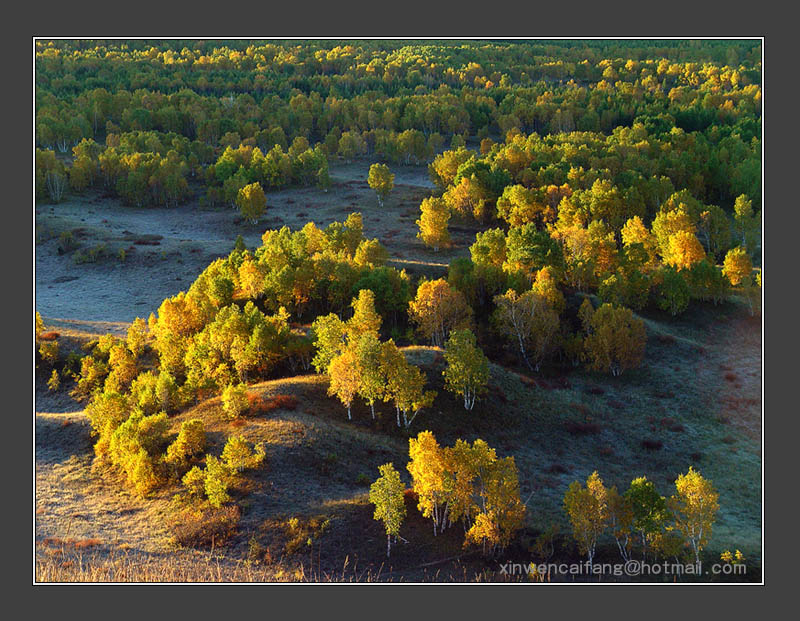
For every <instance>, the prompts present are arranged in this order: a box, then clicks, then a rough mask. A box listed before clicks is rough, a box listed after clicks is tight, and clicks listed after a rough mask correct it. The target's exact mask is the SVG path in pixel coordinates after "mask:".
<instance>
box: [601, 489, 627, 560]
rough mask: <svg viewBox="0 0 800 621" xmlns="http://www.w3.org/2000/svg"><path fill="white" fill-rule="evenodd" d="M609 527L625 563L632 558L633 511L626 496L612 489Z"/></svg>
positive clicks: (609, 506)
mask: <svg viewBox="0 0 800 621" xmlns="http://www.w3.org/2000/svg"><path fill="white" fill-rule="evenodd" d="M606 498H607V501H608V525H609V527H610V528H611V533H612V534H613V535H614V541H616V542H617V548H618V549H619V553H620V556H622V560H623V561H626V562H627V561H628V560H630V557H631V543H632V542H631V528H632V526H633V509H632V508H631V504H630V502H629V501H628V499H627V498H625V496H623V495H622V494H620V493H619V492H618V491H617V488H616V487H612V488H610V489H609V490H608V491H607V495H606Z"/></svg>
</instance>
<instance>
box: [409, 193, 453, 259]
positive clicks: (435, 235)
mask: <svg viewBox="0 0 800 621" xmlns="http://www.w3.org/2000/svg"><path fill="white" fill-rule="evenodd" d="M419 208H420V211H421V215H420V217H419V220H417V226H418V227H419V233H417V237H418V238H420V239H421V240H422V241H423V243H424V244H425V245H426V246H430V247H432V248H433V251H434V252H439V248H443V247H447V246H449V245H450V232H449V231H448V229H447V223H448V222H449V221H450V208H449V207H448V206H447V204H446V203H445V202H444V200H443V199H441V198H435V197H429V198H426V199H424V200H423V201H422V204H421V205H420V207H419Z"/></svg>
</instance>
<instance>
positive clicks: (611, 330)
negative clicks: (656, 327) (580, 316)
mask: <svg viewBox="0 0 800 621" xmlns="http://www.w3.org/2000/svg"><path fill="white" fill-rule="evenodd" d="M589 326H590V329H589V332H588V334H587V336H586V338H585V339H584V350H585V352H586V355H587V357H588V358H589V360H590V363H591V367H592V368H593V369H594V370H596V371H610V372H611V374H612V375H614V376H617V375H621V374H622V372H623V371H625V370H626V369H631V368H635V367H637V366H639V364H641V361H642V357H643V355H644V347H645V342H646V340H647V335H646V332H645V327H644V322H643V321H642V320H641V319H638V318H637V317H634V316H633V311H631V310H630V309H629V308H623V307H616V306H613V305H611V304H603V305H602V306H601V307H600V308H598V309H597V311H595V312H594V314H592V316H591V320H590V323H589Z"/></svg>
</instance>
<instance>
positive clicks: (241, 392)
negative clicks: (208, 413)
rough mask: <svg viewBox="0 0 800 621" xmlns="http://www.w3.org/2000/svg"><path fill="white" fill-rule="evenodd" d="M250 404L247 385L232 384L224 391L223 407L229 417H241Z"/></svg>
mask: <svg viewBox="0 0 800 621" xmlns="http://www.w3.org/2000/svg"><path fill="white" fill-rule="evenodd" d="M249 406H250V404H249V403H248V400H247V386H245V385H244V384H238V385H236V386H234V385H233V384H230V385H228V387H227V388H225V390H223V391H222V409H223V411H224V412H225V414H226V415H227V417H228V418H230V419H234V418H239V416H241V415H242V414H244V413H245V412H246V411H247V410H248V408H249Z"/></svg>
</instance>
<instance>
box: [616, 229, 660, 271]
mask: <svg viewBox="0 0 800 621" xmlns="http://www.w3.org/2000/svg"><path fill="white" fill-rule="evenodd" d="M621 235H622V245H623V246H625V247H626V248H627V247H629V246H631V245H633V244H641V245H642V247H643V248H644V250H645V251H646V252H647V257H648V260H647V262H646V263H645V265H646V267H647V268H648V269H652V268H654V267H655V265H656V250H657V243H656V240H655V237H654V236H653V234H652V233H651V232H650V231H648V230H647V227H646V226H645V225H644V222H642V219H641V218H640V217H639V216H634V217H633V218H630V219H629V220H628V221H627V222H626V223H625V226H623V227H622V231H621Z"/></svg>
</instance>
